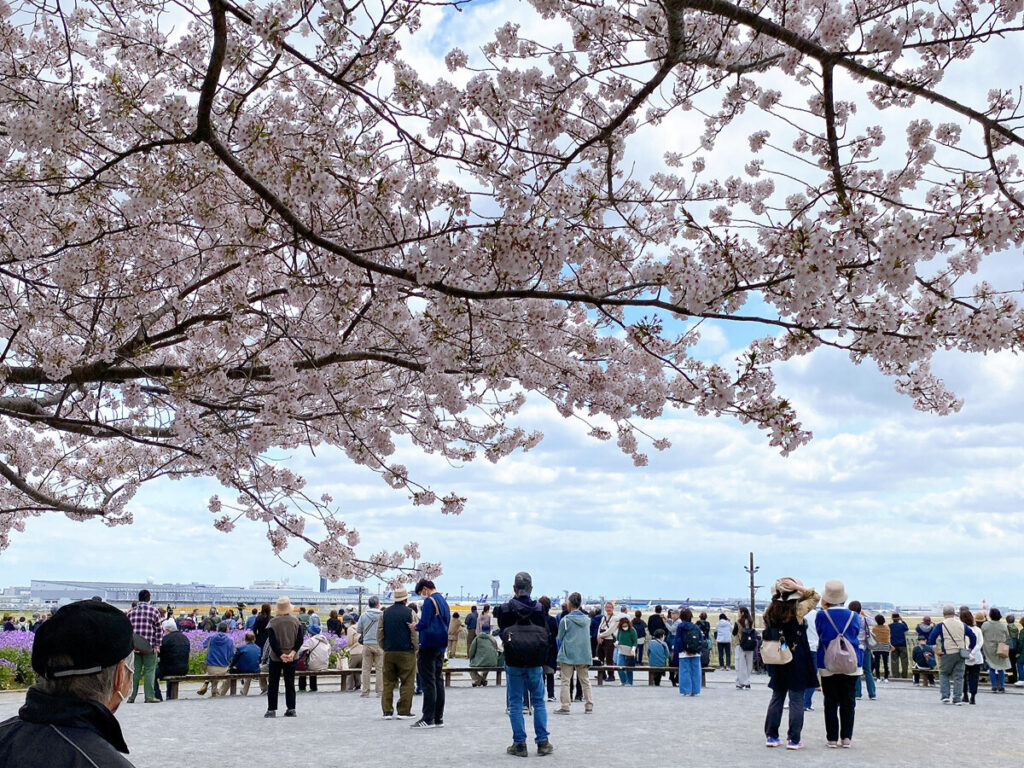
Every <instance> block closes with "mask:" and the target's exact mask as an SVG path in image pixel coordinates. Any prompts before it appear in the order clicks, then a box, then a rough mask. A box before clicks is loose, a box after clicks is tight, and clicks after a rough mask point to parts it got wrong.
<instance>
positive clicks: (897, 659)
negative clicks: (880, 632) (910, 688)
mask: <svg viewBox="0 0 1024 768" xmlns="http://www.w3.org/2000/svg"><path fill="white" fill-rule="evenodd" d="M909 631H910V627H908V626H907V622H905V621H904V620H903V619H901V618H900V615H899V614H898V613H896V611H893V613H892V618H891V619H889V644H890V645H891V646H892V654H891V655H892V676H893V677H902V678H906V677H907V674H908V668H909V666H910V652H909V651H908V650H907V632H909Z"/></svg>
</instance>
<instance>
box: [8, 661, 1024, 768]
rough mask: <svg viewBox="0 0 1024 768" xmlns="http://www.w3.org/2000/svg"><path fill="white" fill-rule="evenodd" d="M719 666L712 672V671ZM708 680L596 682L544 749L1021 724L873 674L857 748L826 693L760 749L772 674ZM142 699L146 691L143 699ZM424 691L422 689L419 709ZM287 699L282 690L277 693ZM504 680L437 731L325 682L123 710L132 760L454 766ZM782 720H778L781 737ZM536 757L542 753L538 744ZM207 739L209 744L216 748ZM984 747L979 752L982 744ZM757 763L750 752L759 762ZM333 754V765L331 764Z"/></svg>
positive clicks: (1008, 711)
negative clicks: (825, 708) (838, 727)
mask: <svg viewBox="0 0 1024 768" xmlns="http://www.w3.org/2000/svg"><path fill="white" fill-rule="evenodd" d="M716 674H718V673H716ZM726 675H729V682H726V680H721V681H719V682H712V683H711V684H710V686H709V687H708V688H706V689H705V690H704V691H703V692H702V694H701V695H700V696H699V697H698V698H695V699H693V698H683V697H681V696H680V695H679V694H678V693H677V692H676V691H675V690H674V689H672V688H671V687H666V686H664V685H663V686H662V687H660V688H651V687H648V686H647V685H646V681H643V680H641V681H640V684H639V685H636V686H634V687H633V688H620V687H619V686H618V685H611V686H607V685H606V686H602V687H601V688H598V687H597V686H594V702H595V712H594V714H592V715H584V714H583V705H582V704H575V703H574V704H573V713H572V714H571V715H570V716H562V715H554V714H551V713H550V710H551V709H552V708H553V707H554V706H556V705H551V704H549V705H548V707H549V715H548V722H549V728H550V729H551V742H552V744H554V745H555V753H554V754H553V755H552V756H550V757H547V758H544V759H545V760H546V761H547V762H546V763H545V765H546V766H548V768H555V766H559V765H562V766H567V767H568V766H572V767H573V768H578V767H579V766H584V765H589V766H595V765H615V766H619V767H620V768H647V766H649V765H650V764H651V763H652V762H653V761H657V762H658V763H659V764H662V765H669V764H674V763H684V762H685V763H686V764H687V765H714V764H720V763H719V762H718V761H720V760H722V759H727V760H728V764H729V765H744V764H746V765H754V764H756V765H759V766H774V765H783V764H786V765H791V764H792V763H793V762H794V761H796V762H801V763H803V764H804V765H808V766H822V765H828V766H829V768H844V767H846V766H849V767H850V768H852V767H853V766H856V768H865V766H878V765H885V766H886V768H894V767H895V766H920V765H921V764H922V763H923V762H924V761H930V760H932V759H933V758H935V757H936V756H940V755H945V757H944V758H942V761H940V762H949V761H950V760H952V761H953V762H954V763H956V762H958V761H959V762H960V763H962V762H963V760H967V761H968V763H969V762H971V755H974V756H975V757H976V758H977V759H978V760H982V759H983V760H984V762H985V763H986V764H992V765H995V764H1000V763H1003V762H1005V764H1007V765H1009V764H1011V761H1012V762H1016V761H1017V760H1018V759H1019V755H1020V751H1019V750H1020V744H1019V741H1020V739H1019V736H1018V733H1019V731H1018V727H1019V723H1020V722H1021V718H1022V717H1024V696H1021V695H1013V694H1014V693H1016V691H1014V692H1013V693H1008V694H1006V695H1001V696H996V695H993V694H991V693H988V692H987V691H986V692H984V693H980V694H979V695H978V704H977V706H973V707H971V706H962V707H952V706H946V705H943V704H941V703H940V702H939V694H938V689H937V688H929V689H921V688H914V687H913V686H911V685H910V684H909V683H906V682H900V683H895V682H894V683H889V684H884V683H883V684H880V685H879V691H878V693H879V699H878V701H874V702H869V701H867V700H863V701H860V702H858V707H857V722H856V729H855V734H854V744H853V748H852V749H849V750H845V749H838V750H827V749H826V748H825V731H824V725H823V718H822V713H821V706H820V705H821V695H820V694H815V699H814V708H815V711H813V712H808V713H807V714H806V721H805V727H804V735H803V741H804V744H805V745H806V749H804V751H803V752H802V753H799V752H798V753H792V752H786V750H784V749H781V750H780V749H775V750H768V749H765V747H764V736H763V723H764V713H765V708H766V707H767V704H768V697H769V691H768V689H767V687H766V686H765V681H766V678H765V677H764V676H763V675H761V676H755V678H754V681H753V682H754V687H753V688H752V689H751V690H749V691H738V690H736V689H735V688H734V687H733V685H732V682H731V673H726V674H723V675H722V677H723V678H725V677H726ZM23 698H24V694H20V693H8V694H2V695H0V720H4V719H6V718H8V717H10V716H11V715H14V714H16V712H17V710H18V707H19V706H20V705H21V702H22V700H23ZM140 700H141V697H140ZM419 703H420V698H419V697H416V699H415V703H414V711H415V707H416V706H418V705H419ZM282 707H283V700H282ZM504 707H505V689H504V687H500V688H496V687H494V686H493V685H488V686H487V687H486V688H470V687H468V686H467V685H460V686H459V687H455V688H450V689H448V699H447V707H446V711H445V723H446V727H445V728H443V729H431V730H412V729H410V728H409V724H410V722H411V721H405V720H391V721H385V720H384V719H383V718H382V717H381V711H380V700H379V699H377V698H375V697H370V698H368V699H363V698H360V697H359V694H358V693H351V692H349V693H340V692H337V691H330V692H328V691H322V692H319V693H316V694H310V693H306V694H300V695H299V699H298V714H299V716H298V717H297V718H295V719H290V718H289V719H285V718H282V717H280V715H281V714H283V711H282V712H279V713H278V714H279V716H278V718H277V719H275V720H264V719H263V717H262V715H263V712H264V710H265V708H266V703H265V701H264V699H263V698H262V697H260V696H258V695H250V696H248V697H241V696H236V697H228V698H223V699H214V700H211V699H210V698H209V696H206V697H203V698H199V697H197V696H196V695H195V693H194V690H192V689H189V690H186V691H183V698H182V699H180V700H178V701H175V702H165V703H163V704H142V703H137V704H131V705H128V704H125V705H123V706H122V707H121V708H120V710H119V711H118V713H117V716H118V719H119V720H120V721H121V724H122V727H123V729H124V733H125V739H126V741H127V742H128V746H129V747H130V749H131V755H130V756H129V759H131V760H132V762H133V763H134V764H135V766H136V767H137V768H166V766H169V765H177V764H184V763H193V762H195V760H194V758H195V756H196V755H200V754H215V755H216V756H217V757H216V760H215V763H216V765H217V768H251V766H253V765H294V764H297V763H298V764H307V763H310V762H316V763H319V762H322V761H325V760H329V761H330V764H333V763H334V762H335V761H336V762H337V763H338V764H347V763H349V762H351V763H353V764H357V765H360V766H382V767H383V766H387V768H395V767H396V766H399V767H400V766H411V765H415V766H416V768H434V767H435V766H436V767H437V768H442V767H443V768H449V766H452V765H473V764H476V765H495V764H500V765H504V764H508V765H510V766H512V765H515V764H516V762H515V761H516V758H513V757H509V756H506V755H505V747H506V746H507V745H508V744H510V743H511V740H512V739H511V729H510V727H509V724H508V717H507V716H506V715H505V710H504ZM784 729H785V718H784V721H783V737H784V733H785V731H784ZM527 731H528V732H529V733H530V734H531V737H530V738H531V743H530V759H531V760H536V759H537V756H536V753H535V751H534V747H533V743H532V731H533V728H532V724H531V723H530V722H529V718H528V720H527ZM211 749H212V750H213V752H212V753H211V752H210V750H211ZM982 755H983V756H984V757H983V758H982V757H981V756H982ZM755 761H756V762H755ZM325 764H327V763H325Z"/></svg>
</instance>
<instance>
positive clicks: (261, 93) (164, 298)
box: [0, 0, 1024, 585]
mask: <svg viewBox="0 0 1024 768" xmlns="http://www.w3.org/2000/svg"><path fill="white" fill-rule="evenodd" d="M440 5H441V6H442V8H441V10H440V11H438V3H434V2H431V3H429V4H427V3H424V4H422V7H421V4H420V3H419V2H416V1H415V0H413V1H411V2H406V3H402V4H384V5H369V4H361V3H356V4H350V5H345V4H340V3H337V2H333V1H328V0H301V1H300V0H273V2H271V1H270V0H254V1H253V2H248V3H245V4H241V3H237V2H236V1H235V0H194V1H192V0H186V1H185V2H173V3H172V2H169V1H168V2H164V0H151V2H147V3H142V4H140V3H136V4H128V5H125V4H124V3H114V2H113V0H80V2H78V3H76V4H74V5H73V6H72V7H69V5H68V4H67V3H63V4H60V5H58V4H56V3H55V2H53V0H38V1H36V2H28V0H8V2H7V3H6V4H3V5H0V35H2V37H3V40H4V44H5V52H6V55H5V56H4V58H3V62H2V63H0V67H2V68H3V83H4V89H5V90H4V93H5V98H4V99H3V100H2V104H3V106H2V110H3V115H2V118H0V119H2V122H3V126H4V127H3V131H2V135H0V177H2V179H3V182H2V184H0V210H2V211H3V215H4V219H3V225H2V228H0V246H2V255H0V286H2V289H3V290H2V292H0V329H2V333H0V509H2V510H3V511H2V512H0V549H2V548H4V547H6V546H7V545H8V544H9V541H10V536H11V535H12V534H14V533H16V532H20V531H22V530H23V529H24V527H25V521H26V520H27V519H28V518H30V517H32V516H36V515H40V514H45V513H49V512H61V513H63V514H66V515H68V516H70V517H72V518H74V519H81V520H84V519H90V518H96V517H100V518H102V519H103V520H104V521H105V522H106V523H107V524H108V525H120V524H127V523H130V522H131V520H132V511H131V507H130V504H131V501H132V498H133V496H134V495H135V493H136V492H137V491H138V489H139V488H140V487H141V485H142V484H143V483H147V482H151V481H153V480H155V479H157V478H161V477H167V478H172V479H173V478H196V477H202V478H212V479H214V480H216V481H217V482H218V483H219V484H220V485H221V486H222V488H223V490H222V491H221V492H220V493H218V494H217V495H215V496H213V497H212V498H211V499H210V501H209V511H210V513H211V516H212V521H213V524H214V526H215V527H217V528H218V529H220V530H223V531H230V530H231V529H232V528H234V527H235V526H236V525H238V524H239V523H243V522H244V523H245V524H250V525H251V524H255V525H258V526H261V527H262V529H263V530H264V531H265V534H266V536H267V540H268V544H269V546H270V547H271V550H272V551H273V552H275V553H276V554H278V555H282V556H283V553H284V552H285V550H286V548H287V546H288V544H289V542H299V543H301V545H302V546H303V547H304V548H305V554H304V557H305V558H306V560H307V561H309V562H311V563H313V564H314V565H315V566H316V567H317V568H318V569H319V570H320V572H321V574H322V575H324V576H326V577H328V578H332V579H337V578H365V577H367V576H371V575H384V576H385V578H387V579H388V580H389V581H390V583H392V584H393V585H397V584H399V583H402V582H403V581H404V580H407V579H408V578H410V577H411V576H412V575H413V574H421V573H422V574H429V575H434V574H436V573H438V572H439V570H440V566H439V565H438V564H437V563H432V562H426V563H425V562H421V561H420V556H421V555H420V552H419V549H418V546H417V545H415V544H407V545H405V546H404V547H403V546H402V545H401V544H398V543H396V544H395V546H396V547H398V548H397V549H396V550H395V551H381V552H378V553H375V554H368V553H365V552H361V551H358V547H359V534H358V530H357V527H356V526H354V525H352V524H350V522H348V521H346V520H344V519H343V516H344V515H347V513H346V512H345V510H344V509H343V508H340V507H339V506H337V505H336V503H335V501H334V500H333V499H332V498H331V497H330V495H327V494H323V493H322V491H321V490H319V489H313V488H310V487H307V482H306V480H305V479H304V478H303V477H301V476H298V475H296V474H295V472H294V471H293V470H292V469H289V467H288V466H287V465H286V464H285V461H286V459H285V458H282V457H287V456H289V455H293V454H294V453H296V452H297V451H300V450H315V449H319V448H320V447H322V446H332V447H335V448H337V449H339V450H340V451H341V452H343V454H344V456H345V457H346V458H347V459H348V460H350V461H352V462H355V463H356V464H359V465H361V466H363V467H365V468H366V469H367V470H368V471H371V472H374V473H376V474H377V475H379V476H380V478H381V479H382V480H383V481H384V482H385V483H387V484H388V485H389V486H391V487H392V488H394V489H397V490H400V491H401V492H402V493H403V494H405V495H406V496H408V497H409V498H410V499H411V502H412V503H413V504H415V505H427V506H434V505H438V503H439V504H440V510H441V511H442V512H443V513H445V514H458V513H460V512H461V511H462V510H463V509H464V508H465V506H466V505H468V504H472V499H466V498H465V497H462V496H460V495H459V494H458V493H457V491H454V490H450V489H443V490H435V489H432V488H427V487H425V486H423V485H421V484H420V483H419V482H417V480H416V478H415V477H413V476H412V474H411V473H410V472H409V470H408V468H406V467H405V466H402V465H399V464H396V463H395V461H394V454H395V452H396V450H397V446H398V445H399V444H401V443H403V442H405V443H408V444H411V445H413V446H415V447H416V448H417V449H419V450H422V451H424V452H428V453H437V454H440V455H441V456H442V457H444V458H446V459H448V460H450V461H453V462H456V463H463V462H469V461H472V460H473V459H477V458H480V457H481V456H482V457H485V458H486V459H488V460H490V461H499V460H501V459H502V458H504V457H506V456H508V455H509V454H511V453H514V452H516V451H523V450H529V449H530V448H531V447H533V446H535V445H536V444H537V442H538V441H539V440H540V439H541V435H540V434H538V433H536V432H529V431H527V430H525V429H523V428H522V426H521V425H520V424H518V423H517V414H518V413H519V411H520V410H521V408H522V407H523V405H524V404H525V403H526V402H527V394H530V396H531V397H535V398H543V399H546V400H547V401H549V402H550V403H551V404H553V406H554V407H555V409H556V411H557V413H559V414H560V415H562V416H563V417H566V418H570V417H572V418H579V419H581V420H583V421H584V422H585V423H586V424H587V428H588V429H589V430H590V435H591V436H593V437H594V438H595V439H598V440H609V439H610V438H611V437H612V435H613V434H614V435H615V436H616V438H617V440H616V443H617V446H618V448H619V449H620V450H621V451H623V452H624V453H625V454H626V455H628V456H629V457H630V458H631V459H632V461H633V462H634V464H636V465H638V466H642V465H643V464H645V463H646V462H647V453H646V450H647V449H648V447H653V448H654V449H656V450H663V449H666V448H668V443H667V441H665V440H664V438H662V437H659V436H657V435H656V434H651V435H648V434H647V433H646V432H645V431H643V429H642V428H641V422H645V421H647V420H656V419H657V418H658V417H659V416H661V415H662V414H663V413H665V411H666V409H667V408H678V409H692V410H693V411H694V412H695V413H697V414H699V415H707V416H715V417H720V416H730V417H733V418H735V419H737V420H738V421H739V422H741V423H743V424H749V425H751V426H752V427H756V428H758V429H760V430H763V431H764V433H765V436H766V439H767V440H768V442H769V443H770V444H771V445H772V446H775V447H777V448H778V449H779V451H780V452H782V453H783V454H788V453H789V452H791V451H793V450H795V449H797V448H799V446H801V445H802V444H804V443H806V442H807V441H808V440H809V439H810V437H811V436H810V434H809V433H808V432H807V431H806V430H805V429H804V428H803V427H802V425H801V423H800V420H799V417H798V415H797V414H796V412H795V411H794V408H793V406H792V404H791V402H790V400H789V399H787V397H786V395H785V393H783V392H778V391H777V390H776V384H775V380H774V377H773V368H774V367H775V366H776V365H777V364H779V363H781V362H784V361H786V360H788V359H791V358H793V357H796V356H801V355H807V354H810V353H811V352H813V351H814V350H815V349H817V348H819V347H821V346H831V347H835V348H839V349H842V350H844V351H845V352H847V353H848V354H849V356H850V358H851V360H852V361H853V362H854V363H870V364H872V365H875V366H876V367H877V368H878V369H879V370H881V371H882V372H883V373H884V374H886V375H887V376H890V377H891V378H892V380H893V381H894V385H895V387H896V389H897V390H898V391H899V392H901V393H905V394H906V395H907V396H908V397H909V398H911V402H912V403H913V405H914V406H915V407H917V408H921V409H924V410H927V411H931V412H934V413H938V414H942V413H948V412H950V411H953V410H956V409H957V408H958V407H959V406H960V400H959V399H958V398H957V397H956V395H955V394H954V393H952V392H949V391H948V390H947V388H946V387H945V385H944V384H943V382H942V381H941V379H939V378H938V377H937V376H936V375H935V374H934V373H933V372H932V368H931V361H932V358H933V356H934V355H935V353H936V352H938V351H944V350H958V351H961V352H986V353H987V352H995V351H999V350H1013V351H1018V350H1020V348H1021V345H1022V343H1024V334H1022V331H1021V329H1022V327H1024V313H1022V311H1021V308H1020V304H1019V290H1007V289H1006V287H1005V286H998V287H997V286H992V285H988V284H986V283H980V284H977V285H975V284H973V283H974V281H975V280H976V278H975V277H974V274H975V273H976V272H977V271H978V269H979V268H980V267H981V266H982V264H983V262H984V260H985V259H986V258H988V257H989V256H991V255H992V254H995V253H998V252H1001V251H1006V250H1008V249H1011V248H1020V247H1021V245H1022V244H1024V200H1022V195H1021V185H1022V183H1024V178H1022V170H1021V164H1020V148H1021V147H1022V146H1024V134H1022V133H1021V130H1020V117H1021V110H1022V104H1021V99H1020V88H1019V85H1020V84H1019V82H1013V81H1012V78H1013V77H1018V79H1019V73H1017V72H1016V71H1015V70H1013V71H1010V73H1009V78H1010V80H1011V85H1012V86H1013V87H1007V83H1006V82H1004V81H1000V83H998V84H995V83H993V84H985V86H984V88H981V86H980V84H979V85H978V87H977V88H975V89H974V90H975V91H977V92H978V93H981V94H984V93H985V92H986V91H987V92H988V95H987V97H985V96H984V95H982V96H978V97H977V98H974V97H971V98H967V99H966V100H958V98H957V97H956V94H955V90H954V89H952V88H950V87H948V86H947V85H946V84H947V83H948V82H949V81H950V78H952V77H955V76H956V74H957V73H958V72H959V71H961V70H962V68H963V67H966V66H967V65H968V64H969V63H970V61H969V60H970V58H971V56H973V55H974V54H975V53H977V52H979V51H982V50H984V49H986V47H987V46H993V45H998V44H1000V43H1001V41H1010V42H1011V43H1016V45H1017V48H1019V47H1020V36H1021V31H1020V30H1021V28H1022V13H1024V9H1022V3H1021V2H1020V1H1019V0H997V1H995V2H976V3H950V4H946V5H943V6H942V7H941V8H939V6H938V5H937V4H936V3H935V2H932V1H931V0H904V1H902V2H891V1H887V2H881V1H880V0H858V2H856V3H854V2H852V0H796V2H794V1H793V0H785V1H784V0H767V2H759V3H757V4H752V3H748V2H745V1H741V0H733V1H730V0H663V2H661V3H650V2H632V1H629V0H626V1H624V2H615V3H611V2H603V0H598V1H597V2H594V3H578V2H572V1H571V0H530V2H529V3H523V4H522V5H521V6H520V7H519V9H520V10H521V11H522V14H521V16H517V17H516V22H517V23H513V22H508V23H504V24H502V25H501V26H500V27H499V28H498V29H496V30H494V32H493V34H492V35H491V36H490V37H489V38H488V39H476V40H467V41H460V42H462V47H461V48H454V49H452V50H451V51H450V52H448V53H447V55H445V56H444V57H443V59H441V58H439V60H438V61H437V62H434V63H435V64H436V66H435V67H425V66H423V62H422V60H420V59H417V58H414V57H413V56H411V55H410V54H408V53H407V49H408V48H409V47H410V45H411V44H412V43H413V42H416V41H418V40H422V39H424V38H425V37H430V36H431V35H432V34H433V33H434V32H435V30H433V29H428V28H426V27H421V25H422V24H424V18H426V17H427V14H421V11H422V10H424V8H426V9H427V10H429V17H430V18H434V17H435V16H436V15H437V13H441V14H442V15H444V19H445V21H444V23H452V24H454V23H457V22H458V21H459V18H460V14H471V13H474V12H475V10H476V4H474V3H473V2H464V1H463V0H459V2H452V3H451V4H450V5H448V6H445V5H444V3H441V4H440ZM445 14H446V15H445ZM530 14H536V17H535V18H528V17H529V15H530ZM470 27H471V28H475V27H472V25H470ZM531 29H543V31H544V35H545V36H544V39H537V40H534V39H531V38H530V34H529V30H531ZM559 34H561V38H560V39H555V38H557V37H558V35H559ZM423 47H424V46H420V48H421V49H422V48H423ZM467 50H468V51H471V52H472V55H471V56H470V55H469V54H467V53H465V51H467ZM1004 74H1005V73H1004ZM1005 79H1006V78H1004V80H1005ZM997 86H998V87H997ZM919 107H927V110H923V109H919ZM925 112H926V113H925ZM698 121H699V122H698ZM684 123H685V124H686V125H687V126H689V127H688V128H687V130H683V131H680V130H678V126H679V125H680V124H684ZM883 126H884V128H883ZM745 139H746V140H745ZM638 157H644V158H652V157H653V158H658V160H657V161H656V162H657V166H656V167H655V168H653V169H647V170H645V167H644V166H643V163H638V161H637V158H638ZM741 169H742V170H741ZM1014 288H1019V286H1014ZM709 320H710V321H714V322H716V323H720V324H725V325H727V324H729V323H733V324H737V325H741V326H742V327H744V328H759V329H761V330H760V331H759V332H758V334H759V335H758V338H755V339H754V340H753V341H751V342H750V343H749V344H748V345H747V346H746V348H745V349H743V350H741V351H740V352H739V354H738V355H737V356H736V359H735V360H734V361H732V362H731V363H729V362H723V361H722V360H721V359H717V358H715V359H704V358H702V357H701V356H700V352H699V351H698V346H697V341H698V340H699V338H700V331H701V327H700V326H701V321H709ZM748 338H749V337H748ZM654 430H656V422H655V427H654V428H652V431H654Z"/></svg>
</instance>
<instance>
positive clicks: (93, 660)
mask: <svg viewBox="0 0 1024 768" xmlns="http://www.w3.org/2000/svg"><path fill="white" fill-rule="evenodd" d="M133 634H134V633H133V632H132V623H131V622H130V621H128V617H127V616H125V615H124V613H123V612H121V611H120V610H118V609H117V608H115V607H114V606H112V605H110V604H109V603H104V602H101V601H99V600H81V601H79V602H77V603H69V604H68V605H65V606H64V607H63V608H61V609H60V610H58V611H57V612H56V613H55V614H53V616H51V617H50V618H49V619H47V620H46V621H44V622H43V624H42V625H41V626H40V627H39V629H38V630H36V636H35V639H34V640H33V642H32V669H34V670H35V672H36V674H37V675H40V676H42V677H45V678H49V679H53V678H58V677H72V676H75V675H94V674H96V673H97V672H99V671H100V670H102V669H103V668H104V667H111V666H113V665H114V664H117V663H118V662H119V661H121V660H123V659H124V658H126V657H127V656H128V654H130V653H131V652H132V650H133V648H134V646H133V643H132V637H133Z"/></svg>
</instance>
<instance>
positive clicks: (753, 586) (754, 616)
mask: <svg viewBox="0 0 1024 768" xmlns="http://www.w3.org/2000/svg"><path fill="white" fill-rule="evenodd" d="M743 570H745V571H746V572H747V573H749V574H750V620H751V621H753V622H754V625H755V626H756V625H757V614H756V613H755V612H754V594H755V593H756V592H757V589H758V587H759V586H760V585H759V584H755V583H754V574H755V573H757V572H758V571H759V570H761V569H760V568H755V567H754V553H753V552H751V553H750V566H749V567H746V568H744V569H743Z"/></svg>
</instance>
